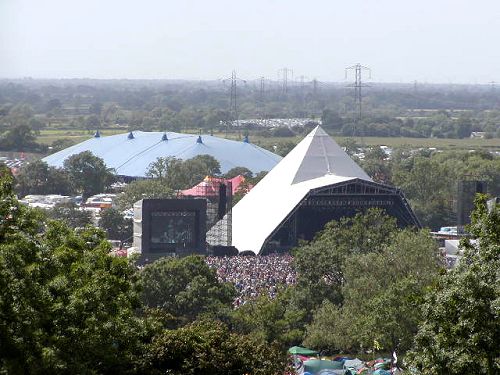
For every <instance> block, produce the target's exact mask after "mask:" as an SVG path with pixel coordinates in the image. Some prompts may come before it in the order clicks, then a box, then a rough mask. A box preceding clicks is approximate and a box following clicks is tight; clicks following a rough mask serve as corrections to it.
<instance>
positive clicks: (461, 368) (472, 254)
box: [409, 196, 500, 375]
mask: <svg viewBox="0 0 500 375" xmlns="http://www.w3.org/2000/svg"><path fill="white" fill-rule="evenodd" d="M469 232H470V234H471V237H472V238H473V239H476V240H477V242H476V243H475V244H473V243H471V242H470V241H469V239H464V240H462V241H461V245H462V246H463V247H464V248H465V253H464V256H463V258H462V259H461V260H460V262H459V264H458V265H457V266H456V267H455V268H454V269H452V270H451V271H449V272H448V273H447V274H446V275H444V276H443V277H442V278H441V279H440V280H439V283H438V284H437V285H436V286H435V287H434V288H433V289H431V290H430V291H429V293H428V295H427V298H426V300H425V303H424V304H423V321H422V323H421V324H420V326H419V330H418V333H417V335H416V337H415V347H414V348H413V350H412V352H411V353H410V355H409V362H410V364H411V365H413V366H415V367H416V368H417V369H418V371H420V372H421V373H422V374H429V375H430V374H443V373H446V374H450V375H454V374H464V373H468V372H471V371H472V372H474V373H476V374H488V375H493V374H498V373H499V371H500V346H499V345H498V343H499V342H500V324H499V321H500V207H499V206H498V205H496V206H495V207H493V208H492V210H491V212H488V209H487V207H486V197H485V196H480V197H478V199H477V200H476V210H475V211H474V214H473V216H472V224H471V225H470V227H469Z"/></svg>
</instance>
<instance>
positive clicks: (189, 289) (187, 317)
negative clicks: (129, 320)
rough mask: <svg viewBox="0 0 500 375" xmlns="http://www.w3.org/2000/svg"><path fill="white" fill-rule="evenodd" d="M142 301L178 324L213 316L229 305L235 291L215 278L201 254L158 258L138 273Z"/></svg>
mask: <svg viewBox="0 0 500 375" xmlns="http://www.w3.org/2000/svg"><path fill="white" fill-rule="evenodd" d="M140 285H141V286H142V289H143V298H144V303H145V305H146V306H147V307H149V308H159V309H162V310H163V311H165V312H166V313H168V314H170V315H171V316H173V317H174V319H176V320H177V321H178V322H179V323H180V324H185V323H187V322H192V321H194V320H195V319H196V318H198V317H199V316H201V315H204V314H209V315H212V316H213V315H216V314H217V313H218V312H219V311H220V310H223V309H227V308H229V307H230V306H231V302H232V301H233V298H234V297H235V296H236V290H235V289H234V286H232V285H231V284H227V283H226V284H223V283H220V282H219V281H218V280H217V276H216V274H215V270H213V269H211V268H210V267H208V265H207V264H206V263H205V261H204V260H203V258H202V257H200V256H188V257H185V258H181V259H178V258H162V259H160V260H157V261H156V262H154V263H152V264H150V265H147V266H146V267H145V268H144V269H143V270H142V271H141V273H140Z"/></svg>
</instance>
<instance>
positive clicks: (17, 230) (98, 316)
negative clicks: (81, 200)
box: [0, 170, 149, 374]
mask: <svg viewBox="0 0 500 375" xmlns="http://www.w3.org/2000/svg"><path fill="white" fill-rule="evenodd" d="M0 174H1V179H0V198H1V199H0V213H1V217H2V218H3V219H2V220H1V221H0V372H2V373H9V374H47V373H52V374H63V373H127V372H129V371H130V370H131V369H133V367H134V365H135V363H137V360H138V356H139V355H140V354H141V348H142V343H143V342H144V341H145V340H147V338H148V334H149V333H148V331H147V324H145V322H144V321H143V320H141V319H139V318H138V317H136V315H135V311H136V309H137V308H139V307H140V298H139V293H138V291H137V289H136V286H135V285H136V284H135V282H134V279H135V275H136V270H135V268H134V267H133V266H132V265H131V264H129V263H128V261H127V260H126V259H122V258H118V257H111V256H109V254H108V252H109V250H110V248H109V245H108V244H107V242H106V241H105V240H104V233H103V232H101V231H100V230H97V229H92V228H89V229H86V230H82V231H79V232H75V231H74V230H72V229H70V228H68V227H67V226H66V225H64V224H63V223H62V222H49V223H46V224H45V223H44V221H43V218H42V217H40V216H39V214H38V213H37V211H34V210H31V209H30V208H28V207H25V206H23V205H20V204H19V203H18V202H17V200H16V198H15V197H14V195H13V193H12V184H13V180H12V177H11V176H10V175H9V173H8V171H6V170H2V171H1V172H0ZM44 224H45V225H44ZM111 296H112V298H110V297H111Z"/></svg>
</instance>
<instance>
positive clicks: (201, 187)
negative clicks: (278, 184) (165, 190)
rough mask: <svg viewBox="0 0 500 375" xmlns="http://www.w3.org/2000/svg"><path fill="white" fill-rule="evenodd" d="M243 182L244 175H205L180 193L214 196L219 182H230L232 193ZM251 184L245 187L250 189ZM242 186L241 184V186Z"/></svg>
mask: <svg viewBox="0 0 500 375" xmlns="http://www.w3.org/2000/svg"><path fill="white" fill-rule="evenodd" d="M243 182H245V177H244V176H242V175H238V176H236V177H233V178H229V179H226V178H219V177H211V176H207V177H205V178H204V179H203V181H201V182H200V183H199V184H197V185H195V186H193V187H192V188H190V189H187V190H182V191H181V193H180V194H181V195H186V196H187V195H191V196H194V197H215V196H217V195H218V194H219V186H220V185H221V184H228V183H231V190H232V193H233V195H234V194H235V193H236V192H237V191H238V190H239V189H240V185H241V184H242V183H243ZM252 187H253V186H251V185H250V186H248V187H245V188H246V189H248V190H250V189H251V188H252ZM241 188H243V186H241Z"/></svg>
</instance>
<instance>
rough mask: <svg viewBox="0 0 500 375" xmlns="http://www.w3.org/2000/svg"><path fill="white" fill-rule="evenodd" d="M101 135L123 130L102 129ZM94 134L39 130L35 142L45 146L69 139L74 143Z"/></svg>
mask: <svg viewBox="0 0 500 375" xmlns="http://www.w3.org/2000/svg"><path fill="white" fill-rule="evenodd" d="M100 133H101V135H103V136H106V135H113V134H118V133H125V130H123V129H104V130H101V131H100ZM93 135H94V132H93V131H92V132H88V131H87V130H52V129H51V130H41V131H40V135H39V136H38V138H37V141H38V142H40V143H43V144H46V145H50V144H51V143H52V142H54V141H56V140H58V139H70V140H72V141H74V142H75V143H78V142H82V141H85V140H86V139H89V138H91V137H92V136H93Z"/></svg>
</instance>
